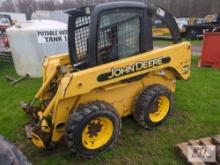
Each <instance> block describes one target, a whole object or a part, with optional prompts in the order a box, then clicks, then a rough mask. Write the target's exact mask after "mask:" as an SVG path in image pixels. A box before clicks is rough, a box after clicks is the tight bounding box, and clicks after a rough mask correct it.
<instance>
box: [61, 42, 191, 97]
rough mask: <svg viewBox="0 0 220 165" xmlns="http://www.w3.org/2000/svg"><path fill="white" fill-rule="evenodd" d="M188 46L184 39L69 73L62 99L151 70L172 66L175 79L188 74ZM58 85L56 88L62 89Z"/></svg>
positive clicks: (187, 76) (189, 48)
mask: <svg viewBox="0 0 220 165" xmlns="http://www.w3.org/2000/svg"><path fill="white" fill-rule="evenodd" d="M190 66H191V45H190V44H189V43H188V42H184V43H180V44H175V45H172V46H169V47H166V48H162V49H158V50H153V51H150V52H147V53H143V54H140V55H136V56H134V57H130V58H126V59H122V60H118V61H115V62H111V63H107V64H104V65H100V66H97V67H93V68H90V69H86V70H83V71H79V72H76V73H73V74H72V76H73V78H72V80H71V82H69V85H68V86H67V89H65V91H64V98H68V97H73V96H77V95H82V94H86V93H88V92H90V91H92V90H94V89H96V88H99V87H102V86H105V85H109V84H112V83H117V82H120V81H121V80H126V79H129V78H132V77H135V76H139V75H143V74H147V73H150V72H152V71H157V70H162V69H166V68H172V70H173V71H174V72H175V73H176V76H177V78H179V79H184V80H187V79H189V77H190ZM62 89H63V87H62V86H60V87H59V89H58V90H62Z"/></svg>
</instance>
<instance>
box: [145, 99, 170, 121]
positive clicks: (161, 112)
mask: <svg viewBox="0 0 220 165" xmlns="http://www.w3.org/2000/svg"><path fill="white" fill-rule="evenodd" d="M155 107H156V108H155V110H154V112H153V113H150V114H149V117H150V120H151V121H153V122H155V123H157V122H160V121H162V120H163V119H164V118H165V117H166V116H167V114H168V112H169V109H170V101H169V99H168V97H166V96H160V97H159V98H158V99H157V101H156V106H155Z"/></svg>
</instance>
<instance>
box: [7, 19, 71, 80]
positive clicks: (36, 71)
mask: <svg viewBox="0 0 220 165" xmlns="http://www.w3.org/2000/svg"><path fill="white" fill-rule="evenodd" d="M6 33H7V35H8V39H9V44H10V49H11V52H12V58H13V61H14V65H15V70H16V73H17V74H18V75H20V76H25V75H27V74H28V75H29V76H30V77H41V68H42V60H43V58H44V57H45V56H52V55H57V54H61V53H66V52H67V51H68V46H67V25H66V24H64V23H61V22H58V21H52V20H30V21H26V22H22V23H19V24H16V25H15V26H13V27H11V28H8V29H7V31H6Z"/></svg>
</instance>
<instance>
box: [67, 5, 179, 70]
mask: <svg viewBox="0 0 220 165" xmlns="http://www.w3.org/2000/svg"><path fill="white" fill-rule="evenodd" d="M86 8H89V13H86ZM112 11H114V12H120V11H132V12H133V11H134V12H139V13H140V16H141V24H140V27H141V29H140V33H141V35H140V53H144V52H147V51H150V50H152V49H153V38H152V16H156V17H157V18H158V19H160V20H161V21H162V22H163V23H165V24H166V25H167V27H168V28H169V30H170V32H171V35H172V40H173V43H179V42H181V34H180V31H179V28H178V26H177V24H176V21H175V20H174V18H173V17H172V15H171V14H170V13H169V12H167V11H166V10H165V9H162V8H161V7H159V6H156V5H146V4H145V3H139V2H130V1H122V2H110V3H104V4H98V5H96V6H86V7H81V8H78V9H71V10H68V11H66V13H68V14H69V15H70V16H69V23H68V33H69V35H68V45H69V53H70V59H71V61H72V64H73V66H74V67H76V68H88V67H94V66H97V65H99V63H98V60H97V33H98V32H97V29H98V26H99V22H100V17H101V15H102V14H103V13H107V12H112ZM160 11H162V12H164V14H162V15H161V13H160ZM90 14H91V15H90ZM88 15H90V24H89V37H88V44H87V53H88V54H87V59H86V60H83V61H80V62H79V63H76V61H77V57H76V54H77V53H76V47H75V46H73V45H75V28H76V27H75V21H76V18H77V17H79V16H88ZM78 66H79V67H78Z"/></svg>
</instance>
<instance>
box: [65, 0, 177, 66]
mask: <svg viewBox="0 0 220 165" xmlns="http://www.w3.org/2000/svg"><path fill="white" fill-rule="evenodd" d="M67 13H68V14H69V22H68V46H69V53H70V58H71V62H72V64H73V66H74V67H75V68H79V69H85V68H89V67H93V66H97V65H101V64H105V63H108V62H112V61H117V60H120V59H124V58H127V57H130V56H134V55H137V54H140V53H144V52H147V51H151V50H152V49H153V39H152V16H157V17H158V18H159V19H161V20H162V21H163V22H164V23H165V24H166V25H167V26H168V28H169V29H170V32H171V35H172V36H173V42H174V43H178V42H180V41H181V37H180V33H179V29H178V26H177V24H176V22H175V20H174V19H173V17H172V16H171V15H170V14H169V13H168V12H167V11H165V10H164V9H161V8H160V7H158V6H153V5H149V6H148V5H146V4H144V3H137V2H125V1H123V2H111V3H104V4H99V5H96V6H86V7H81V8H77V9H71V10H68V11H67Z"/></svg>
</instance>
